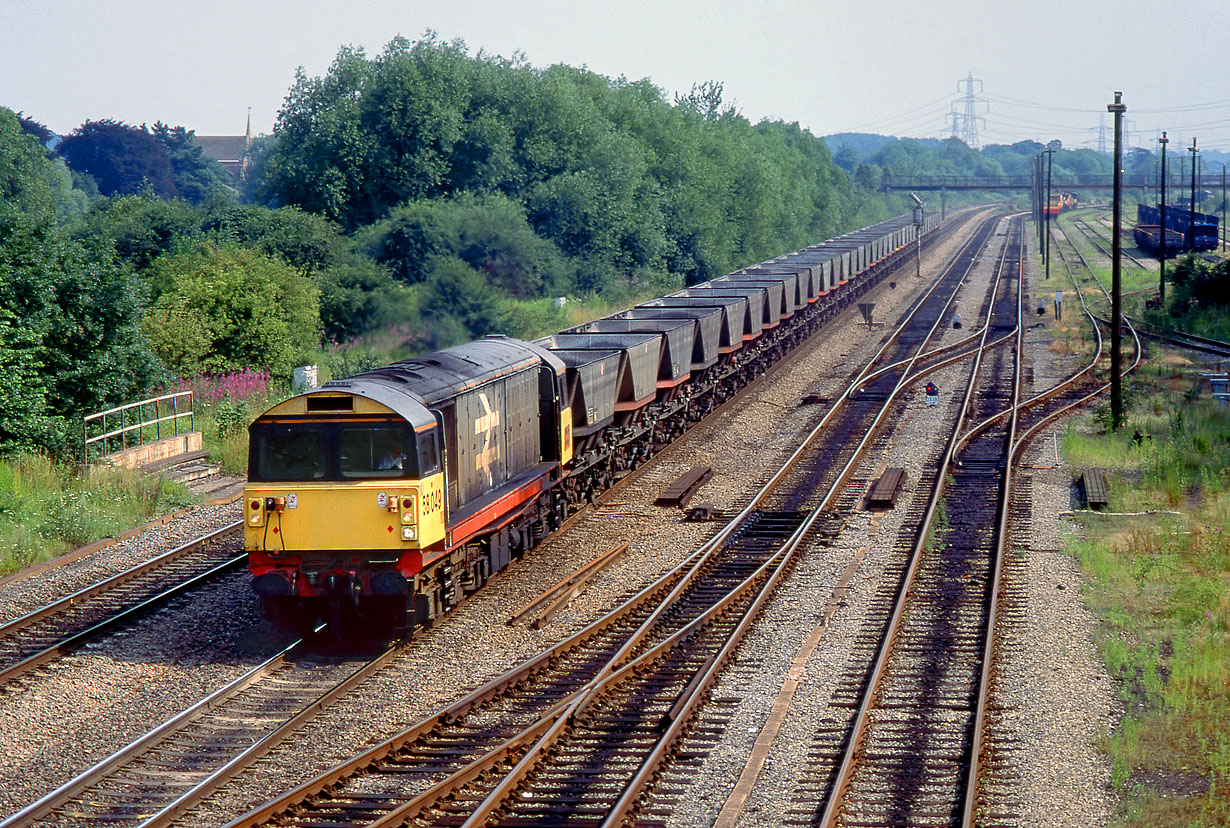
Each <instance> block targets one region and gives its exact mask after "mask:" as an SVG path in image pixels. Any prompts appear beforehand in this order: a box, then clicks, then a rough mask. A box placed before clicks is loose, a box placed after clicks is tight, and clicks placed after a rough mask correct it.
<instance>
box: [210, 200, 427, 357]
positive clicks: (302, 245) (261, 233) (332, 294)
mask: <svg viewBox="0 0 1230 828" xmlns="http://www.w3.org/2000/svg"><path fill="white" fill-rule="evenodd" d="M201 227H202V229H203V230H204V232H205V233H206V234H207V235H208V236H210V237H211V238H213V239H214V240H215V241H216V242H218V243H219V244H226V243H237V244H240V245H243V246H245V247H251V248H254V249H256V250H259V251H260V252H262V253H264V254H265V255H268V256H272V257H276V258H278V259H281V260H282V261H284V262H286V263H287V264H289V265H290V266H292V267H293V268H295V269H296V270H298V271H299V272H300V273H302V274H304V275H305V276H307V277H309V278H310V279H312V281H313V282H314V283H315V284H316V287H317V288H318V289H319V291H320V317H321V323H322V325H323V329H324V332H325V336H326V337H327V338H329V339H332V340H344V339H348V338H351V337H354V336H358V335H359V334H362V333H365V332H367V331H370V330H373V329H374V328H377V327H380V326H382V325H392V324H398V323H400V322H404V321H408V318H409V317H408V313H409V311H408V310H406V309H407V308H409V307H410V306H411V302H410V301H409V298H408V296H407V294H406V291H405V288H404V287H403V286H401V285H398V284H397V283H396V282H394V280H393V279H392V278H391V276H390V275H389V272H388V270H386V269H385V268H383V267H381V266H380V265H379V264H377V263H376V262H374V261H372V260H371V259H370V258H369V257H368V256H366V255H363V254H362V253H361V252H360V251H358V250H357V249H356V246H355V242H354V241H353V240H352V239H351V238H349V237H348V236H346V234H344V233H343V232H342V230H341V228H340V227H339V226H338V225H337V223H336V222H333V221H330V220H329V219H327V218H325V217H324V216H319V215H315V214H313V213H308V212H306V211H304V210H301V209H299V208H298V207H280V208H278V209H276V210H270V209H269V208H267V207H257V206H252V205H241V204H234V203H231V202H219V203H217V204H215V205H213V206H212V207H211V208H210V210H209V211H208V212H207V213H206V215H205V217H204V219H203V221H202V222H201Z"/></svg>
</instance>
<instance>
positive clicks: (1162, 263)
mask: <svg viewBox="0 0 1230 828" xmlns="http://www.w3.org/2000/svg"><path fill="white" fill-rule="evenodd" d="M1157 142H1158V143H1159V144H1161V145H1162V186H1161V190H1162V192H1161V204H1160V205H1159V208H1160V209H1159V211H1160V212H1161V214H1162V215H1161V222H1162V226H1161V227H1160V228H1158V229H1159V230H1161V234H1162V244H1161V246H1160V247H1158V249H1157V271H1158V276H1157V295H1158V298H1159V299H1161V302H1162V310H1163V311H1164V310H1166V145H1167V144H1169V143H1170V139H1169V138H1167V137H1166V133H1165V132H1163V133H1162V137H1161V138H1158V139H1157Z"/></svg>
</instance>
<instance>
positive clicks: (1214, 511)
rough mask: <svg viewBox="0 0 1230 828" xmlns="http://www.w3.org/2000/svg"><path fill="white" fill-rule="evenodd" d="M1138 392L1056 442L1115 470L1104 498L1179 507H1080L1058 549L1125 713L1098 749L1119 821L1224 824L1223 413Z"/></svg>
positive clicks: (1226, 608)
mask: <svg viewBox="0 0 1230 828" xmlns="http://www.w3.org/2000/svg"><path fill="white" fill-rule="evenodd" d="M1135 382H1137V383H1140V384H1142V385H1144V383H1143V382H1142V380H1140V379H1137V380H1136V381H1135ZM1140 396H1141V400H1140V404H1139V406H1138V411H1139V412H1140V413H1138V414H1136V415H1134V417H1133V422H1132V423H1129V427H1128V428H1125V429H1121V430H1120V431H1119V432H1116V433H1111V434H1092V435H1089V434H1086V435H1084V436H1083V437H1082V438H1081V439H1080V441H1076V440H1073V439H1070V438H1071V436H1072V434H1073V431H1072V430H1070V432H1069V438H1065V441H1064V453H1065V458H1066V459H1067V460H1068V461H1069V462H1070V463H1073V464H1074V465H1084V464H1086V463H1091V462H1095V463H1096V464H1097V465H1102V466H1104V467H1109V468H1111V469H1112V470H1115V469H1118V470H1120V471H1122V472H1124V473H1123V474H1122V475H1121V476H1117V477H1119V478H1120V482H1119V485H1117V486H1116V489H1119V490H1121V491H1119V492H1117V493H1116V494H1115V499H1116V500H1117V501H1118V503H1116V504H1112V508H1114V509H1116V510H1147V509H1165V510H1179V511H1180V512H1181V515H1180V516H1178V517H1173V516H1169V515H1166V516H1162V515H1159V516H1158V517H1155V518H1151V519H1150V518H1145V519H1140V518H1132V519H1123V518H1116V517H1114V516H1106V517H1104V518H1093V517H1091V518H1089V520H1093V521H1095V523H1094V525H1092V526H1091V527H1089V528H1087V529H1085V530H1083V531H1082V532H1081V533H1080V536H1079V537H1078V539H1077V540H1076V541H1075V542H1074V543H1073V544H1071V545H1070V547H1069V550H1070V551H1071V552H1073V553H1074V554H1076V555H1077V556H1078V558H1079V559H1080V561H1081V564H1082V567H1083V568H1084V570H1085V572H1086V574H1087V576H1088V578H1089V586H1088V588H1087V591H1086V596H1087V600H1088V602H1089V604H1090V605H1091V606H1092V608H1093V609H1094V610H1095V611H1096V612H1097V613H1098V614H1099V616H1100V617H1101V619H1102V629H1101V630H1100V631H1099V635H1098V646H1099V649H1100V651H1101V653H1102V657H1103V660H1104V661H1105V663H1106V666H1107V669H1108V670H1109V671H1110V673H1111V675H1112V676H1114V677H1115V679H1116V680H1117V681H1116V689H1117V691H1118V693H1119V695H1120V697H1121V699H1122V701H1123V702H1124V703H1125V704H1126V705H1127V706H1128V709H1129V711H1130V715H1128V716H1125V718H1124V719H1123V721H1122V722H1121V723H1120V724H1119V726H1118V728H1117V729H1116V730H1115V732H1113V733H1112V734H1111V735H1110V736H1109V737H1108V738H1107V739H1106V741H1105V744H1104V747H1105V749H1106V751H1107V753H1108V754H1109V757H1110V759H1111V763H1112V781H1113V783H1114V785H1115V787H1116V788H1117V789H1119V790H1121V791H1123V792H1124V793H1125V794H1126V801H1125V808H1124V810H1125V813H1124V814H1123V819H1122V820H1121V824H1123V825H1125V826H1130V827H1131V828H1134V827H1135V826H1141V828H1144V826H1149V828H1154V826H1171V825H1173V826H1176V828H1177V826H1183V825H1222V824H1226V821H1227V819H1230V798H1227V797H1226V796H1224V792H1225V791H1226V790H1227V785H1230V732H1228V731H1227V727H1226V722H1227V721H1228V720H1230V694H1228V693H1227V688H1228V687H1230V661H1227V660H1226V658H1225V643H1226V641H1227V636H1228V635H1230V589H1228V587H1230V580H1228V578H1230V574H1228V573H1230V541H1228V540H1227V538H1226V536H1225V532H1224V531H1223V529H1224V527H1225V526H1226V525H1227V521H1228V520H1230V496H1228V492H1230V477H1228V476H1227V471H1226V470H1227V468H1228V467H1230V466H1228V464H1230V416H1228V415H1227V413H1226V410H1225V409H1223V408H1220V407H1218V406H1215V405H1213V404H1212V402H1211V401H1209V400H1207V399H1204V400H1201V399H1198V398H1194V397H1192V398H1189V399H1182V398H1181V396H1180V395H1177V394H1173V393H1170V392H1166V391H1164V390H1162V389H1161V388H1160V386H1153V387H1149V386H1145V387H1144V388H1143V389H1142V390H1141V392H1140ZM1134 426H1139V427H1140V428H1141V430H1142V431H1143V432H1144V433H1146V434H1149V435H1150V436H1151V439H1150V440H1147V441H1145V443H1144V444H1143V445H1140V446H1136V445H1134V443H1133V442H1132V441H1131V440H1130V438H1128V437H1127V436H1126V435H1125V434H1124V432H1128V433H1130V431H1131V430H1132V428H1133V427H1134ZM1099 444H1101V445H1099ZM1073 447H1075V448H1077V449H1079V451H1080V453H1081V456H1082V457H1084V458H1085V459H1084V460H1082V459H1081V457H1074V456H1071V454H1070V451H1069V449H1070V448H1073ZM1135 469H1139V472H1136V471H1134V470H1135ZM1129 471H1131V472H1132V473H1130V474H1129V473H1128V472H1129ZM1157 779H1161V780H1181V781H1182V788H1183V789H1185V792H1176V791H1174V790H1171V789H1169V785H1166V786H1165V787H1163V788H1162V789H1161V790H1155V789H1154V788H1153V787H1152V786H1153V781H1154V780H1157Z"/></svg>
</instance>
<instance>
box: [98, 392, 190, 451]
mask: <svg viewBox="0 0 1230 828" xmlns="http://www.w3.org/2000/svg"><path fill="white" fill-rule="evenodd" d="M185 417H187V418H188V427H187V428H186V429H184V428H181V427H180V424H181V421H182V420H183V419H184V418H185ZM91 423H95V424H97V425H95V427H94V428H95V429H96V430H98V431H99V433H97V434H93V435H91V434H90V430H91V427H90V424H91ZM164 423H168V424H169V425H167V426H165V427H164V425H163V424H164ZM193 426H194V420H193V412H192V392H191V391H176V392H174V393H172V394H163V395H162V396H161V397H151V398H149V399H147V400H141V401H140V402H135V403H128V404H127V405H121V406H118V407H116V408H109V409H107V410H106V411H99V412H98V413H97V414H90V415H87V416H86V417H84V418H83V419H82V423H81V457H82V460H83V461H85V462H87V463H88V462H89V461H90V451H91V450H94V451H95V452H96V456H97V457H101V456H103V455H107V454H110V453H111V452H113V451H123V450H124V449H126V448H130V447H134V446H140V445H144V444H145V443H151V442H153V441H155V440H161V439H162V438H163V437H173V436H175V435H178V434H182V433H187V432H189V431H192V430H193ZM164 432H165V433H164Z"/></svg>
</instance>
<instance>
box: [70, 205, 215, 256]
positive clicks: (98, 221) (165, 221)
mask: <svg viewBox="0 0 1230 828" xmlns="http://www.w3.org/2000/svg"><path fill="white" fill-rule="evenodd" d="M199 224H200V217H199V215H198V214H197V211H196V210H194V209H192V207H191V206H189V205H188V204H187V202H184V201H180V200H178V199H175V200H169V201H165V200H162V199H159V198H154V197H152V196H151V195H150V194H149V193H143V194H140V195H130V196H120V197H118V198H112V199H100V200H99V201H98V202H97V203H95V204H94V205H93V206H92V208H91V209H90V211H89V213H87V214H86V216H85V217H84V218H83V219H82V220H81V222H79V223H77V224H76V225H74V227H73V231H74V233H75V234H76V235H77V236H78V237H79V238H81V239H93V240H94V241H95V242H97V243H105V242H108V241H109V242H111V243H112V244H113V245H114V248H115V252H116V255H117V256H118V257H119V259H120V261H122V262H125V263H127V264H129V265H131V266H132V268H133V269H134V270H135V271H137V272H140V271H143V270H144V269H145V268H147V267H149V265H150V263H151V262H152V261H153V260H154V259H155V258H157V257H158V256H160V255H161V254H163V253H165V252H167V251H168V250H170V249H171V248H173V247H174V246H175V245H176V244H179V243H180V242H182V241H183V240H185V239H188V238H191V237H192V236H194V235H196V234H197V233H198V232H199Z"/></svg>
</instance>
